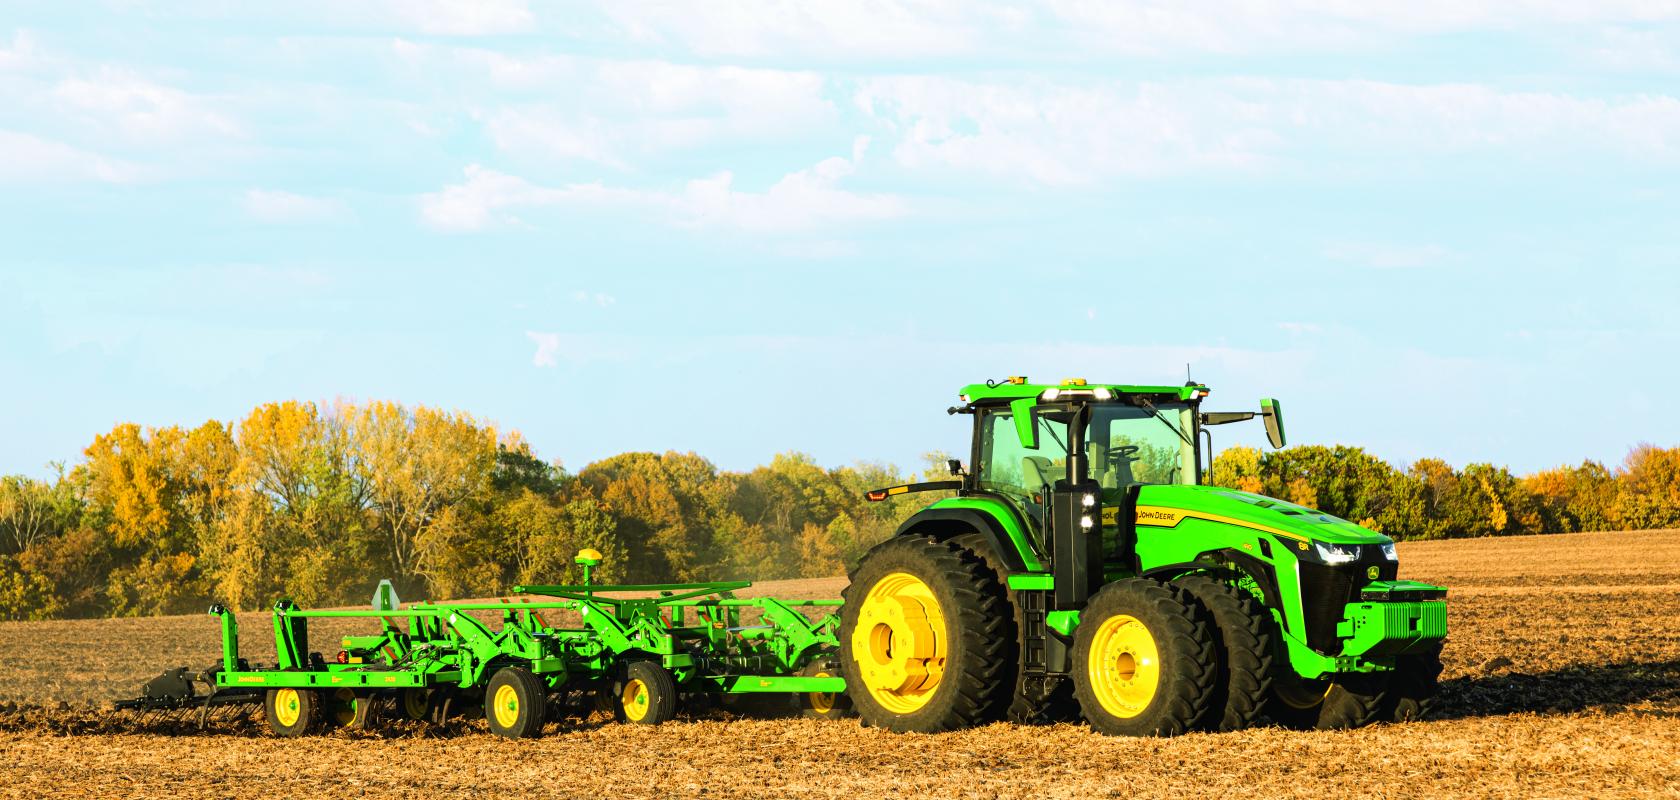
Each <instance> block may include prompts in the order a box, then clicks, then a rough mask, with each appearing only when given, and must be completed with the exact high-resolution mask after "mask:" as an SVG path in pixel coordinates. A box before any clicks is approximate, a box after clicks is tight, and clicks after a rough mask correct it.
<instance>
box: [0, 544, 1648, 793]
mask: <svg viewBox="0 0 1680 800" xmlns="http://www.w3.org/2000/svg"><path fill="white" fill-rule="evenodd" d="M1401 559H1402V565H1403V567H1402V570H1403V577H1412V578H1418V579H1421V580H1433V581H1439V582H1442V583H1445V584H1447V585H1449V586H1451V587H1452V589H1453V594H1452V599H1451V615H1452V616H1451V624H1452V637H1451V639H1450V640H1449V643H1448V646H1447V650H1446V654H1445V660H1446V662H1447V669H1446V673H1445V674H1444V675H1443V680H1444V691H1443V707H1442V709H1441V712H1442V713H1441V715H1440V718H1439V719H1437V720H1432V721H1429V722H1425V723H1418V724H1411V725H1382V726H1376V727H1372V728H1366V729H1362V730H1357V731H1340V732H1326V733H1297V732H1290V731H1283V730H1279V729H1276V728H1262V729H1256V730H1250V731H1244V732H1240V733H1234V734H1218V735H1209V734H1197V735H1191V736H1185V737H1181V738H1178V739H1171V740H1131V739H1107V738H1103V737H1100V736H1096V735H1094V734H1091V733H1089V732H1088V731H1086V730H1085V729H1084V728H1082V727H1079V726H1072V725H1059V726H1049V727H1020V726H1012V725H1006V724H997V725H992V726H988V727H985V728H980V729H976V730H971V731H961V732H957V733H951V734H941V735H936V736H920V735H909V736H897V735H892V734H887V733H883V732H881V731H878V730H872V729H866V728H862V727H860V726H859V725H858V724H856V723H855V722H850V721H848V722H837V723H835V722H831V723H822V722H814V721H808V720H802V719H796V718H786V717H778V716H777V715H775V714H774V713H773V712H770V713H766V712H764V711H762V710H761V711H759V712H757V713H754V714H740V713H731V712H728V711H724V712H713V713H711V714H708V715H704V716H702V717H700V718H698V719H693V720H679V721H678V722H676V723H673V724H668V725H665V726H661V727H659V728H646V727H640V726H631V725H617V724H610V723H605V722H603V721H601V720H598V719H597V720H588V721H583V722H579V723H576V724H572V725H567V726H565V727H563V728H551V729H550V732H549V735H548V736H547V737H546V738H543V739H540V740H536V741H529V742H509V741H504V740H501V739H498V738H495V737H493V736H490V735H489V734H488V733H485V732H484V731H483V728H482V723H465V724H457V725H452V726H450V727H448V728H444V729H435V728H429V727H427V726H423V725H412V726H406V727H400V728H398V729H396V730H394V731H392V732H391V733H389V734H387V735H386V736H353V735H350V734H345V733H340V734H334V735H332V736H327V737H321V738H312V739H303V740H288V741H281V740H275V739H271V738H267V737H266V736H265V735H263V732H262V730H261V726H260V725H259V724H252V723H249V722H233V723H227V722H224V723H219V724H216V725H213V726H212V730H211V732H210V733H208V734H199V735H176V734H178V733H179V732H180V730H181V728H180V726H178V725H173V724H167V723H155V724H154V723H144V722H136V721H135V720H133V719H132V718H130V717H127V716H122V715H113V714H111V713H109V712H106V711H104V710H102V709H99V708H97V707H95V706H94V704H95V703H98V702H103V701H107V700H109V699H112V698H115V697H118V696H126V695H130V694H133V693H134V692H135V690H136V689H137V687H138V685H139V684H140V683H141V682H142V681H144V680H145V679H146V678H148V677H150V676H151V675H152V674H155V673H156V672H157V671H158V670H159V669H161V668H163V667H166V666H172V665H177V664H192V665H200V664H207V663H208V662H209V661H210V660H211V659H212V658H213V657H214V656H215V654H216V651H217V647H218V642H217V638H216V629H215V626H214V624H213V623H212V621H211V620H210V619H209V618H208V617H204V616H191V617H171V618H160V619H146V620H87V621H69V622H50V623H0V778H3V780H0V796H31V795H39V794H42V793H44V792H53V793H71V794H79V795H86V796H141V795H151V796H172V797H239V796H255V795H257V794H262V795H264V796H269V797H319V796H355V797H396V796H445V797H453V796H461V797H465V796H469V795H477V796H496V795H511V794H521V795H532V796H539V797H543V796H558V797H642V796H646V797H670V796H702V795H703V796H721V797H734V796H755V797H756V796H770V797H818V798H822V797H856V796H860V795H868V796H878V795H881V794H898V795H932V796H942V797H943V796H950V797H993V796H998V797H1089V796H1095V797H1165V796H1207V795H1215V794H1226V795H1229V794H1232V793H1237V792H1241V793H1243V794H1244V795H1245V796H1268V795H1284V796H1295V795H1316V796H1319V797H1326V796H1330V797H1339V796H1368V797H1413V796H1419V795H1425V796H1427V795H1437V796H1481V797H1566V796H1567V797H1580V796H1582V795H1588V796H1650V797H1680V789H1677V788H1676V787H1677V786H1680V532H1673V531H1670V532H1655V533H1617V534H1576V535H1567V536H1546V537H1518V538H1506V539H1485V540H1459V541H1450V542H1419V543H1406V544H1403V545H1402V546H1401ZM842 583H843V581H839V580H837V579H823V580H818V581H805V582H776V583H766V584H762V585H761V587H759V588H761V589H763V590H764V592H765V593H767V594H775V595H778V596H835V595H837V594H838V592H839V589H840V587H841V585H842ZM335 622H337V621H335ZM242 624H243V635H242V637H241V638H242V640H244V642H245V644H244V647H246V648H247V649H248V650H249V651H250V652H252V653H259V654H261V656H262V657H265V658H266V657H268V656H269V655H270V652H271V646H272V645H271V644H270V642H271V637H270V634H269V632H268V628H267V625H266V615H262V614H257V615H250V616H249V617H247V618H244V619H242ZM314 630H315V631H318V633H317V635H319V636H329V637H336V636H337V635H338V634H339V633H341V632H342V630H343V629H336V628H335V629H328V627H327V626H318V627H316V628H315V629H314ZM329 640H330V639H323V640H322V641H329ZM60 703H63V704H65V707H64V708H60V707H59V705H58V704H60Z"/></svg>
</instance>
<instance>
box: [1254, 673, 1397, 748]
mask: <svg viewBox="0 0 1680 800" xmlns="http://www.w3.org/2000/svg"><path fill="white" fill-rule="evenodd" d="M1387 688H1388V675H1387V674H1385V673H1376V672H1352V673H1347V674H1343V675H1336V676H1335V677H1333V678H1328V679H1317V680H1308V679H1306V678H1302V677H1301V676H1299V675H1297V674H1295V670H1294V669H1292V668H1291V667H1290V666H1289V663H1288V662H1287V661H1280V663H1279V664H1278V667H1277V669H1276V671H1275V673H1274V677H1273V679H1272V696H1271V699H1270V700H1269V701H1268V702H1267V704H1266V716H1269V717H1271V718H1272V719H1274V720H1276V721H1277V723H1278V724H1280V725H1282V726H1284V727H1285V728H1294V729H1296V730H1303V731H1310V730H1319V731H1330V730H1343V729H1346V728H1360V727H1364V726H1366V725H1369V724H1371V722H1372V721H1373V720H1375V719H1376V717H1377V712H1378V711H1379V710H1381V707H1382V703H1383V695H1384V691H1385V690H1386V689H1387Z"/></svg>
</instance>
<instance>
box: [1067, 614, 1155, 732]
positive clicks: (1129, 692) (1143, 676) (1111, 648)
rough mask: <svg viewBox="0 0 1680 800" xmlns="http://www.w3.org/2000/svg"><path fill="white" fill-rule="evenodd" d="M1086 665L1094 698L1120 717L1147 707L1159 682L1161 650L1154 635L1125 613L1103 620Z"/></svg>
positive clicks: (1133, 715) (1130, 714)
mask: <svg viewBox="0 0 1680 800" xmlns="http://www.w3.org/2000/svg"><path fill="white" fill-rule="evenodd" d="M1085 666H1086V669H1088V670H1090V676H1089V677H1090V681H1091V692H1092V694H1094V695H1095V696H1096V698H1097V702H1099V703H1101V704H1102V707H1103V708H1104V709H1105V710H1107V711H1108V713H1110V714H1113V715H1114V716H1116V717H1120V718H1122V719H1125V718H1129V717H1135V716H1137V715H1138V714H1140V713H1142V712H1143V710H1144V709H1145V708H1148V707H1149V703H1150V701H1152V700H1154V699H1155V692H1156V690H1158V689H1159V688H1160V686H1161V652H1160V650H1159V649H1158V648H1157V647H1156V645H1155V637H1154V636H1153V635H1151V634H1150V633H1149V629H1148V628H1147V627H1144V624H1143V623H1142V622H1139V621H1138V620H1137V618H1136V617H1133V616H1130V615H1128V614H1120V615H1117V616H1113V617H1109V618H1108V619H1106V620H1103V622H1102V624H1101V626H1099V627H1098V628H1097V632H1096V635H1095V636H1094V638H1093V639H1092V641H1091V655H1090V660H1089V661H1087V662H1086V664H1085Z"/></svg>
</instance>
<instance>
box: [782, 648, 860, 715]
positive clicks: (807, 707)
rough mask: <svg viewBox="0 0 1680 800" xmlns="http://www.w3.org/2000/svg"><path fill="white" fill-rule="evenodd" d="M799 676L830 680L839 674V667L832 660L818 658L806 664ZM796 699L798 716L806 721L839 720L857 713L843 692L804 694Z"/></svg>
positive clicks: (836, 662) (837, 663)
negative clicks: (806, 719)
mask: <svg viewBox="0 0 1680 800" xmlns="http://www.w3.org/2000/svg"><path fill="white" fill-rule="evenodd" d="M799 674H800V676H801V677H805V678H830V677H833V676H835V675H839V674H840V665H839V662H838V661H835V660H834V659H832V658H826V657H825V658H818V659H816V660H814V661H812V662H811V663H809V664H806V665H805V668H804V669H801V670H800V671H799ZM796 697H797V699H798V701H799V712H800V715H801V716H804V717H806V718H808V719H841V718H844V717H850V716H852V715H854V714H856V713H857V712H856V711H854V710H853V709H852V700H851V698H849V697H847V696H846V693H845V692H805V693H804V694H800V695H797V696H796Z"/></svg>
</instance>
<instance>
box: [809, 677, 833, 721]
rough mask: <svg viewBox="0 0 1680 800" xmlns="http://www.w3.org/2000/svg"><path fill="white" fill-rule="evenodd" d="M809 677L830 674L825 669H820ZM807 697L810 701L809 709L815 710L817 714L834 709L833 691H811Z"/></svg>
mask: <svg viewBox="0 0 1680 800" xmlns="http://www.w3.org/2000/svg"><path fill="white" fill-rule="evenodd" d="M811 677H813V678H827V677H831V676H830V675H829V674H828V671H827V670H820V671H818V672H816V673H815V674H813V675H812V676H811ZM809 699H810V703H811V710H812V711H815V712H817V713H818V714H827V713H828V712H830V711H833V710H834V693H833V692H811V693H810V695H809Z"/></svg>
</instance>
